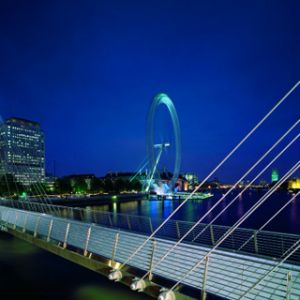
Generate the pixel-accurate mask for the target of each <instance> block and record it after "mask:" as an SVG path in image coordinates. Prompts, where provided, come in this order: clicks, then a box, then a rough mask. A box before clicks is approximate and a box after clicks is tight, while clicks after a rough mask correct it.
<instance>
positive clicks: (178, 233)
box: [175, 221, 180, 239]
mask: <svg viewBox="0 0 300 300" xmlns="http://www.w3.org/2000/svg"><path fill="white" fill-rule="evenodd" d="M175 224H176V233H177V238H178V239H180V229H179V225H178V222H177V221H176V222H175Z"/></svg>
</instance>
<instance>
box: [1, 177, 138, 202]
mask: <svg viewBox="0 0 300 300" xmlns="http://www.w3.org/2000/svg"><path fill="white" fill-rule="evenodd" d="M141 189H142V185H141V183H140V181H138V180H133V181H129V180H127V179H122V178H109V177H105V178H101V179H100V178H97V177H95V176H91V177H89V178H85V177H82V176H75V177H72V176H66V177H61V178H58V179H57V180H56V181H55V183H54V185H53V184H52V185H49V184H48V183H34V184H31V185H23V184H21V183H20V182H17V180H16V179H15V177H14V176H13V175H11V174H7V175H2V176H0V196H1V197H5V196H14V197H16V198H18V197H20V196H22V195H24V193H26V195H43V194H48V195H55V194H67V193H77V194H86V193H114V194H118V193H120V192H130V191H137V192H139V191H141Z"/></svg>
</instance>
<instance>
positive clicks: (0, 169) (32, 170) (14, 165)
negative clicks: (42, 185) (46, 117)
mask: <svg viewBox="0 0 300 300" xmlns="http://www.w3.org/2000/svg"><path fill="white" fill-rule="evenodd" d="M0 173H1V174H2V175H3V174H11V175H13V176H14V177H15V179H16V181H18V182H20V183H22V184H24V185H30V184H32V183H37V182H44V180H45V142H44V133H43V131H42V130H41V127H40V124H39V123H36V122H33V121H28V120H24V119H20V118H10V119H7V120H6V121H5V122H4V123H2V124H0Z"/></svg>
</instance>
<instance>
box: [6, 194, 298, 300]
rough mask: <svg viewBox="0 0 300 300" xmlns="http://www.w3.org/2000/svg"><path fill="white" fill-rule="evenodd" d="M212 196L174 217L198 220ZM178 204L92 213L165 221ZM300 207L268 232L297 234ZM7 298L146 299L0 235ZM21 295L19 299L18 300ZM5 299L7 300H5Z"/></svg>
mask: <svg viewBox="0 0 300 300" xmlns="http://www.w3.org/2000/svg"><path fill="white" fill-rule="evenodd" d="M237 193H238V192H233V193H232V194H231V195H230V197H229V198H228V199H227V200H225V201H222V203H221V204H220V207H219V209H217V210H216V212H212V213H211V214H210V215H209V216H208V217H207V218H206V219H205V221H206V222H209V221H210V220H211V219H212V218H213V217H214V216H215V215H216V214H217V213H218V212H219V211H220V210H221V209H222V208H224V207H225V206H226V204H228V203H229V202H230V200H232V199H234V198H235V197H236V195H237ZM214 194H215V196H214V197H213V198H211V199H207V200H203V201H201V200H192V201H189V202H188V203H187V204H186V205H184V207H183V208H182V210H180V212H179V213H177V214H176V215H175V216H174V218H175V219H180V220H186V221H196V220H197V219H198V218H199V217H200V216H202V215H203V214H204V213H205V212H206V211H208V209H210V208H211V207H212V206H213V205H214V203H216V201H217V200H218V199H220V197H222V192H221V191H214ZM263 194H264V193H263V192H258V191H248V192H245V193H244V194H243V195H242V196H241V197H239V198H238V199H237V201H236V203H235V204H233V205H232V207H231V209H230V210H228V211H227V212H226V213H225V214H224V215H222V217H221V218H220V219H218V220H217V221H216V222H215V223H216V224H222V225H232V224H233V223H234V222H235V221H236V220H237V219H238V218H239V217H241V216H242V215H243V214H244V213H245V212H246V211H247V210H248V209H249V208H250V207H251V206H252V205H253V204H254V203H256V202H257V201H258V200H259V199H260V197H261V196H262V195H263ZM291 196H292V195H291V194H290V193H288V192H287V191H280V192H277V193H275V194H274V195H273V197H272V198H271V199H269V200H268V201H267V202H266V203H265V204H264V205H262V207H260V209H259V211H258V212H257V213H255V214H254V215H253V216H252V217H251V218H249V220H247V221H246V222H245V223H244V224H243V226H242V227H248V228H259V227H260V226H261V225H262V224H263V223H264V222H265V221H266V220H267V219H268V218H269V217H270V216H271V215H272V214H273V213H274V212H275V211H276V210H278V209H279V208H280V207H281V206H282V205H284V203H286V201H288V200H289V199H290V197H291ZM181 202H182V201H171V200H165V201H161V200H155V199H153V200H142V201H130V202H124V203H116V202H112V203H111V204H109V205H99V206H95V207H93V209H96V210H100V211H111V212H113V213H125V214H138V215H142V216H149V217H152V218H165V217H167V216H168V215H169V214H170V213H171V212H172V211H173V210H174V209H175V208H176V207H178V205H179V204H180V203H181ZM299 216H300V204H299V198H297V199H295V200H294V201H293V202H292V203H291V204H290V205H289V206H288V207H287V208H286V209H285V210H284V211H283V212H282V213H281V214H280V215H279V216H278V217H277V218H276V219H275V220H274V222H272V223H271V224H270V225H269V226H268V227H267V229H268V230H274V231H281V232H289V233H298V234H300V218H299ZM5 294H7V295H9V296H7V298H8V299H13V300H14V299H20V298H24V297H25V296H26V298H28V299H39V300H41V299H46V300H47V299H49V300H50V299H51V300H53V299H55V300H60V299H64V300H66V299H67V300H68V299H70V300H100V299H105V300H110V299H122V300H127V299H128V300H129V299H131V300H135V299H136V300H139V299H149V298H148V297H147V296H146V295H145V294H138V293H134V292H131V291H130V289H129V288H128V287H125V286H122V285H121V284H116V283H112V282H110V281H108V280H107V279H106V278H105V277H103V276H101V275H99V274H96V273H94V272H92V271H89V270H86V269H84V268H82V267H80V266H78V265H75V264H73V263H71V262H68V261H66V260H64V259H62V258H60V257H57V256H55V255H53V254H51V253H48V252H45V251H42V250H40V249H38V248H36V247H34V246H32V245H30V244H28V243H25V242H23V241H20V240H18V239H15V238H13V237H11V236H9V235H7V234H4V233H1V234H0V295H1V297H2V296H4V295H5ZM20 296H21V297H20ZM3 299H5V298H3Z"/></svg>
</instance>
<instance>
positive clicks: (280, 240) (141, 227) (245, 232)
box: [0, 199, 300, 263]
mask: <svg viewBox="0 0 300 300" xmlns="http://www.w3.org/2000/svg"><path fill="white" fill-rule="evenodd" d="M0 203H1V205H4V206H8V207H14V208H18V209H23V210H29V211H35V212H41V213H47V214H51V215H55V216H57V217H62V218H66V219H72V220H77V221H82V222H86V223H93V224H100V225H104V226H107V227H111V228H118V229H122V230H128V231H131V232H137V233H144V234H148V235H149V234H151V233H152V232H153V231H154V230H155V229H156V228H157V227H158V226H159V225H160V224H161V223H162V221H163V220H162V219H158V218H150V217H145V216H137V215H127V214H120V213H111V212H104V211H97V210H93V209H88V208H74V207H66V206H60V205H45V204H41V203H36V202H27V201H16V200H9V199H1V202H0ZM194 224H195V223H194V222H188V221H181V220H173V219H171V220H169V221H168V222H167V223H166V224H165V226H164V227H162V228H161V229H160V230H159V231H158V233H157V234H156V235H155V236H157V237H163V238H168V239H174V240H178V239H180V238H181V237H182V236H183V235H184V234H185V233H186V232H187V231H188V230H189V229H190V228H191V227H192V226H193V225H194ZM206 226H207V225H206V224H204V223H201V224H199V225H198V226H196V227H195V229H194V230H193V231H192V232H191V233H190V234H189V235H188V236H187V237H186V238H185V241H186V242H190V243H196V244H202V245H207V246H214V244H215V242H216V241H218V240H219V239H220V238H221V237H222V236H223V235H224V233H226V231H227V230H228V229H229V228H230V227H229V226H223V225H214V224H212V225H210V226H209V227H207V228H206V229H205V227H206ZM204 229H205V230H204ZM202 230H204V231H203V233H202V234H201V235H200V236H198V235H199V233H200V232H202ZM299 239H300V235H297V234H290V233H280V232H273V231H258V230H255V229H246V228H238V229H237V230H236V231H235V232H234V233H233V234H232V235H231V236H230V237H229V238H228V239H226V240H225V241H224V242H223V243H222V244H221V246H220V248H221V249H228V250H230V251H235V252H241V253H251V254H255V255H261V256H268V257H272V258H281V257H282V256H283V255H284V254H285V253H286V251H287V250H288V249H289V248H290V247H291V246H292V245H293V244H294V243H295V242H296V241H298V240H299ZM289 260H290V261H294V262H299V263H300V250H299V251H296V252H295V253H294V254H293V255H292V256H291V257H290V258H289Z"/></svg>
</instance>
